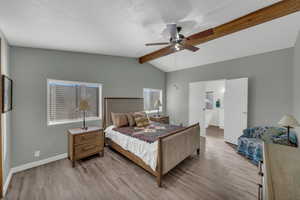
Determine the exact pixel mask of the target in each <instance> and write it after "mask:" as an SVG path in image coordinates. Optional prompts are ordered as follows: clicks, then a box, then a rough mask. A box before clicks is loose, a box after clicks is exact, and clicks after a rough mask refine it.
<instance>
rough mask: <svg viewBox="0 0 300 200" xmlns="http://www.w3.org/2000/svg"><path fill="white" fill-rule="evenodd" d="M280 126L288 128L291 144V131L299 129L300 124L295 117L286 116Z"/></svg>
mask: <svg viewBox="0 0 300 200" xmlns="http://www.w3.org/2000/svg"><path fill="white" fill-rule="evenodd" d="M278 124H279V125H280V126H282V127H285V128H287V138H288V142H289V143H291V142H290V129H291V128H295V127H299V126H300V124H299V122H298V121H297V120H296V118H295V117H294V116H293V115H284V116H283V117H282V118H281V120H280V121H279V122H278Z"/></svg>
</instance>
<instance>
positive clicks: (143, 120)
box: [133, 112, 150, 127]
mask: <svg viewBox="0 0 300 200" xmlns="http://www.w3.org/2000/svg"><path fill="white" fill-rule="evenodd" d="M133 116H134V120H135V123H136V126H137V127H145V126H149V125H150V123H149V120H148V117H147V114H146V113H145V112H135V113H134V114H133Z"/></svg>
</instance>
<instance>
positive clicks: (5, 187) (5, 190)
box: [3, 169, 13, 197]
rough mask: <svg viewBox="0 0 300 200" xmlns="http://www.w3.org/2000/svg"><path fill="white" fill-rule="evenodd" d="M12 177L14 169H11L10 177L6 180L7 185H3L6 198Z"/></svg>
mask: <svg viewBox="0 0 300 200" xmlns="http://www.w3.org/2000/svg"><path fill="white" fill-rule="evenodd" d="M12 176H13V171H12V169H10V170H9V173H8V176H7V178H6V180H5V183H4V185H3V197H5V195H6V192H7V189H8V186H9V184H10V181H11V178H12Z"/></svg>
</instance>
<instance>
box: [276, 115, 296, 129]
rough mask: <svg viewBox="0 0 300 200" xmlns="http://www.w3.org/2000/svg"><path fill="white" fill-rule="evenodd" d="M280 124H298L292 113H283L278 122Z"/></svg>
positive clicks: (286, 125) (284, 125) (294, 125)
mask: <svg viewBox="0 0 300 200" xmlns="http://www.w3.org/2000/svg"><path fill="white" fill-rule="evenodd" d="M278 124H279V125H280V126H283V127H293V128H295V127H299V126H300V124H299V122H298V121H297V120H296V118H295V117H294V116H293V115H284V116H283V117H282V119H281V120H280V121H279V122H278Z"/></svg>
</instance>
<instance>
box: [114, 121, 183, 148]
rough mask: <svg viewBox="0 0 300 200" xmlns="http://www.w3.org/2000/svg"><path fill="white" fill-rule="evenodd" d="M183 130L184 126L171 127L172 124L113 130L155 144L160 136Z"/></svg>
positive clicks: (152, 124) (155, 124) (153, 124)
mask: <svg viewBox="0 0 300 200" xmlns="http://www.w3.org/2000/svg"><path fill="white" fill-rule="evenodd" d="M181 129H183V127H182V126H176V125H170V124H161V123H155V122H153V123H151V124H150V125H148V126H146V127H131V126H126V127H120V128H113V130H114V131H118V132H120V133H123V134H125V135H127V136H130V137H134V138H137V139H140V140H142V141H144V142H148V143H153V142H155V141H156V140H157V139H158V138H159V137H160V136H164V135H167V134H169V133H171V132H174V131H177V130H181Z"/></svg>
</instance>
